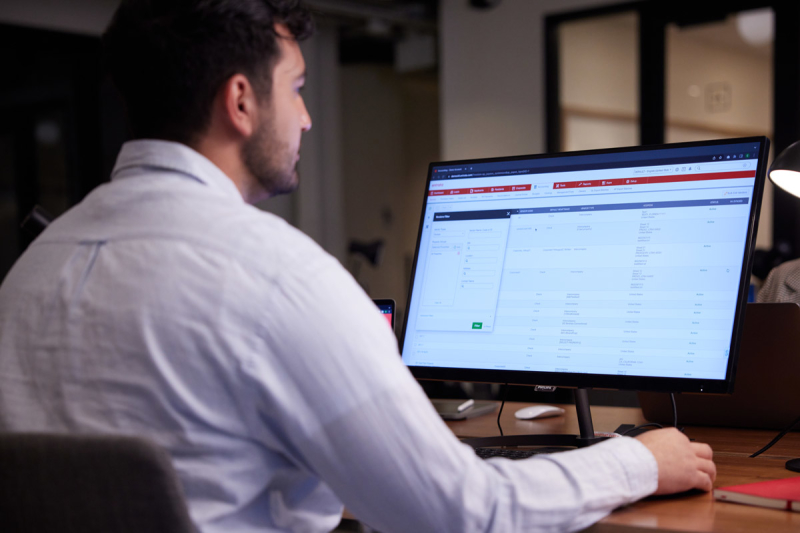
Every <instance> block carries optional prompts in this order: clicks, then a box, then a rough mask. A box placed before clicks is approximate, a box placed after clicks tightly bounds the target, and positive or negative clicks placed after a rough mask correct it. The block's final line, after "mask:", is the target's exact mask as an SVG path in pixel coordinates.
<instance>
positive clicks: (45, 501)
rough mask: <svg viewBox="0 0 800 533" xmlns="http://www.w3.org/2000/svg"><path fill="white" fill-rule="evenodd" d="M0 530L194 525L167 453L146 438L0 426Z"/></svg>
mask: <svg viewBox="0 0 800 533" xmlns="http://www.w3.org/2000/svg"><path fill="white" fill-rule="evenodd" d="M0 531H3V532H6V531H8V532H15V533H16V532H36V533H49V532H58V533H73V532H74V533H78V532H80V533H101V532H102V533H133V532H136V533H190V532H194V531H195V529H194V526H193V525H192V522H191V520H190V518H189V514H188V512H187V510H186V504H185V502H184V499H183V494H182V491H181V488H180V485H179V483H178V480H177V478H176V476H175V472H174V470H173V469H172V464H171V462H170V459H169V456H168V455H167V453H166V452H165V451H164V450H162V449H160V448H159V447H158V446H156V445H155V444H153V443H151V442H149V441H147V440H144V439H140V438H134V437H119V436H96V435H92V436H86V435H77V436H74V435H52V434H42V433H31V434H13V433H5V434H0Z"/></svg>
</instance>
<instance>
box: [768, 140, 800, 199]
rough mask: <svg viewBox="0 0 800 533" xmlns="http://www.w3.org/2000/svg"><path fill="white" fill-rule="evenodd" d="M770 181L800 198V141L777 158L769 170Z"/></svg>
mask: <svg viewBox="0 0 800 533" xmlns="http://www.w3.org/2000/svg"><path fill="white" fill-rule="evenodd" d="M769 179H770V180H771V181H772V183H774V184H775V185H776V186H777V187H780V188H781V189H783V190H784V191H786V192H788V193H789V194H791V195H792V196H797V197H800V141H798V142H796V143H794V144H792V145H791V146H789V147H788V148H787V149H786V150H784V151H783V152H781V153H780V155H778V157H776V158H775V161H773V162H772V166H771V167H770V169H769Z"/></svg>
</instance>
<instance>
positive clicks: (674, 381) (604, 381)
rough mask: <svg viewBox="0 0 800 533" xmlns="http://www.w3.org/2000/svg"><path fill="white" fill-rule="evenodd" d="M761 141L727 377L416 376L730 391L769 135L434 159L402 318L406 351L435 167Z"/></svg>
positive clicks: (419, 372)
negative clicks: (499, 155)
mask: <svg viewBox="0 0 800 533" xmlns="http://www.w3.org/2000/svg"><path fill="white" fill-rule="evenodd" d="M750 142H756V143H759V153H758V166H757V168H756V177H755V184H754V186H753V202H752V203H751V206H750V217H749V221H748V227H747V236H746V240H745V250H744V258H743V261H742V271H741V273H740V277H739V295H738V299H737V303H736V311H735V314H734V320H733V331H732V335H731V346H730V351H729V357H728V367H727V371H726V375H725V379H720V380H703V379H696V378H664V377H650V376H630V375H625V376H621V375H609V374H584V373H578V372H575V373H570V372H539V371H530V370H498V369H469V368H451V367H431V366H412V365H407V368H409V370H410V371H411V373H412V375H413V376H414V377H416V378H417V379H424V380H439V381H469V382H476V383H508V384H516V385H546V386H556V387H568V388H593V389H616V390H633V391H651V392H696V393H714V394H730V393H732V392H733V389H734V378H735V376H736V367H737V363H738V356H739V347H740V345H741V338H742V331H743V325H744V313H745V305H746V303H747V294H748V289H749V285H750V273H751V272H752V269H753V253H754V251H755V242H756V232H757V229H758V221H759V215H760V211H761V198H762V195H763V191H764V182H765V176H766V166H767V163H768V157H769V145H770V142H769V139H768V138H767V137H740V138H732V139H719V140H711V141H696V142H685V143H670V144H658V145H644V146H633V147H622V148H606V149H600V150H582V151H575V152H561V153H558V154H534V155H520V156H508V157H493V158H480V159H460V160H453V161H439V162H432V163H430V164H429V165H428V178H427V180H426V182H425V190H424V197H423V201H422V212H421V214H420V219H419V220H420V222H419V229H418V231H417V244H416V249H415V251H414V261H413V263H412V268H411V277H410V279H409V287H408V298H407V299H406V302H407V305H408V308H409V311H408V312H406V313H405V316H404V318H403V329H402V334H401V338H400V350H401V353H402V351H403V350H404V349H405V337H406V328H407V327H408V321H409V315H410V307H411V297H412V293H413V290H414V280H415V277H416V271H417V262H418V260H419V250H420V242H421V238H422V229H423V225H424V221H425V212H426V209H427V206H428V198H429V196H428V191H430V184H431V180H432V177H433V169H434V168H435V167H439V166H442V165H459V164H467V163H471V164H478V163H498V162H507V161H519V160H526V159H527V160H537V159H555V158H564V157H575V156H585V155H600V154H615V153H631V152H642V151H648V150H663V149H679V148H694V147H703V146H724V145H729V144H743V143H750Z"/></svg>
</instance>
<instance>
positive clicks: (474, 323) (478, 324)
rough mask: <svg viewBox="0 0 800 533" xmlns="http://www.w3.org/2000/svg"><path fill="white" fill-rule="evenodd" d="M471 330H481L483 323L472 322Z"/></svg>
mask: <svg viewBox="0 0 800 533" xmlns="http://www.w3.org/2000/svg"><path fill="white" fill-rule="evenodd" d="M472 329H483V322H473V323H472Z"/></svg>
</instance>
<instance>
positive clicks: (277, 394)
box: [0, 0, 715, 532]
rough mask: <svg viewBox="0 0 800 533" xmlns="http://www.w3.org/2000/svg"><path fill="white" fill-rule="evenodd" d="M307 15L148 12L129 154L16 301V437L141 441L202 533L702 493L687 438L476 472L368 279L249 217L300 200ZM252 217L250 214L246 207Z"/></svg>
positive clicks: (493, 465) (599, 510)
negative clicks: (278, 200) (270, 204)
mask: <svg viewBox="0 0 800 533" xmlns="http://www.w3.org/2000/svg"><path fill="white" fill-rule="evenodd" d="M309 27H310V25H309V20H308V16H307V15H306V13H305V11H303V10H302V9H300V8H298V7H297V6H295V5H294V3H293V2H281V1H277V0H274V1H269V0H238V1H233V0H231V1H227V2H226V1H223V0H198V1H195V2H190V1H188V0H171V1H167V0H131V1H128V2H123V4H122V6H121V7H120V8H119V10H118V12H117V13H116V15H115V18H114V20H113V21H112V24H111V26H110V28H109V30H108V31H107V33H106V35H105V38H104V41H105V46H106V48H107V50H108V54H109V64H110V66H111V71H112V75H113V77H114V80H115V82H116V83H117V85H118V86H119V88H120V91H121V93H122V95H123V97H124V99H125V102H126V105H127V108H128V112H129V115H130V121H131V124H132V130H133V133H134V137H135V138H136V139H137V140H134V141H132V142H129V143H127V144H126V145H125V146H124V147H123V149H122V151H121V152H120V155H119V158H118V160H117V164H116V166H115V168H114V171H113V173H112V179H111V183H110V184H106V185H103V186H101V187H99V188H98V189H96V190H95V191H94V192H92V193H91V194H90V195H89V196H88V197H87V198H86V199H85V200H84V201H83V202H82V203H81V204H79V205H78V206H76V207H75V208H74V209H72V210H70V211H69V212H67V213H66V214H65V215H63V216H62V217H60V218H59V219H58V220H57V221H55V222H54V223H53V224H52V225H51V226H50V227H49V228H48V229H47V230H46V231H45V232H44V233H43V234H42V236H41V237H40V238H39V239H37V240H36V242H35V243H34V244H33V245H31V247H30V248H29V249H28V250H27V251H26V252H25V254H24V255H23V257H22V258H21V259H20V260H19V261H18V263H17V264H16V265H15V266H14V268H13V269H12V271H11V273H10V274H9V275H8V277H7V278H6V280H5V281H4V283H3V285H2V287H1V288H0V430H4V431H63V432H76V433H81V432H98V433H117V434H135V435H146V436H148V437H149V438H151V439H152V440H153V441H155V442H157V443H158V444H159V445H161V446H163V447H164V448H165V449H166V450H168V451H169V453H170V454H171V456H172V459H173V463H174V466H175V469H176V471H177V473H178V475H179V477H180V479H181V482H182V484H183V488H184V491H185V495H186V499H187V502H188V505H189V511H190V514H191V517H192V519H193V520H194V522H195V523H196V525H197V527H198V529H199V530H200V531H203V532H217V531H219V532H222V531H225V532H229V531H236V532H246V531H265V530H270V531H325V530H330V529H332V528H333V527H334V526H335V525H336V523H337V522H338V520H339V516H340V514H341V511H342V505H343V504H344V505H346V506H347V507H348V509H350V510H351V511H352V512H353V513H354V514H356V515H357V516H358V517H359V518H361V519H362V520H364V521H365V522H366V523H368V524H370V525H372V526H373V527H375V528H377V529H379V530H381V531H386V532H391V531H399V532H408V531H436V532H444V531H457V532H466V531H515V530H526V531H528V530H530V531H534V530H542V531H544V530H546V531H553V530H574V529H578V528H582V527H585V526H588V525H589V524H591V523H592V522H593V521H595V520H597V519H599V518H601V517H603V516H604V515H606V514H607V513H608V512H610V511H611V510H612V509H613V508H615V507H617V506H619V505H624V504H626V503H628V502H631V501H634V500H636V499H638V498H641V497H643V496H646V495H648V494H652V493H654V492H657V493H662V494H666V493H671V492H677V491H684V490H688V489H691V488H700V489H703V490H709V489H710V488H711V485H712V482H713V479H714V475H715V469H714V464H713V462H712V461H711V450H710V448H708V447H707V446H705V445H701V444H692V443H689V441H688V440H687V439H686V438H685V437H684V436H682V435H680V434H679V433H678V432H677V431H675V430H663V431H657V432H656V431H654V432H651V433H648V434H645V435H644V436H642V437H641V438H640V439H639V440H635V439H630V438H618V439H611V440H609V441H607V442H604V443H601V444H599V445H596V446H593V447H591V448H590V449H587V450H581V451H575V452H566V453H561V454H554V455H552V456H542V457H539V458H534V459H528V460H524V461H517V462H510V461H506V460H490V461H481V460H479V459H478V458H477V457H476V456H475V455H474V453H473V452H472V451H471V450H470V449H469V448H468V447H466V446H464V445H461V444H460V443H459V442H458V441H457V440H456V438H455V437H454V436H453V435H452V434H451V433H450V432H449V430H448V429H447V427H446V426H445V425H444V423H443V422H442V421H441V419H440V418H439V417H438V416H437V414H436V412H435V411H434V410H433V409H432V407H431V405H430V403H429V402H428V400H427V398H426V397H425V396H424V394H423V393H422V392H421V390H420V388H419V387H418V385H417V383H416V382H415V381H414V379H413V378H412V377H411V375H410V374H409V372H408V371H407V369H406V368H405V367H404V366H403V364H402V363H401V361H400V358H399V356H398V354H397V347H396V344H395V341H394V338H393V335H392V333H391V331H390V330H389V328H387V327H386V323H385V321H384V320H383V318H382V317H381V316H380V314H379V313H378V312H377V310H376V309H375V308H374V306H373V305H372V303H371V302H370V301H369V299H368V298H367V297H366V296H365V295H364V294H363V292H362V291H361V290H360V289H359V287H358V285H357V284H356V283H355V282H354V281H353V279H352V278H351V277H350V276H349V275H348V274H347V273H346V272H345V271H344V269H343V268H342V267H341V266H340V265H339V264H338V263H337V262H336V261H335V260H334V259H333V258H332V257H330V256H328V255H327V254H325V253H324V252H323V251H322V250H321V249H320V248H319V247H318V246H317V245H316V244H314V243H313V242H312V241H311V240H310V239H308V238H307V237H305V236H304V235H302V234H301V233H300V232H298V231H297V230H295V229H293V228H292V227H290V226H289V225H287V224H285V223H284V222H283V221H281V220H280V219H278V218H276V217H274V216H271V215H269V214H267V213H263V212H261V211H259V210H257V209H255V208H253V207H251V206H249V205H247V203H250V202H254V201H256V200H258V199H260V198H263V197H266V196H270V195H273V194H278V193H282V192H288V191H291V190H292V189H294V188H295V187H296V186H297V183H298V176H297V173H296V171H295V165H296V163H297V160H298V154H299V146H300V137H301V135H302V133H303V132H304V131H307V130H308V129H309V128H310V127H311V119H310V117H309V115H308V112H307V110H306V108H305V106H304V104H303V99H302V97H301V96H300V93H299V91H300V89H301V88H302V86H303V82H304V74H305V67H304V62H303V57H302V54H301V52H300V49H299V47H298V44H297V39H298V38H303V37H305V36H306V35H307V34H308V29H309ZM246 202H247V203H246Z"/></svg>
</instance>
